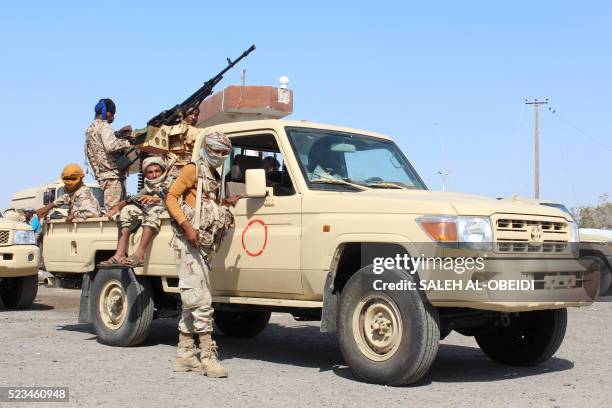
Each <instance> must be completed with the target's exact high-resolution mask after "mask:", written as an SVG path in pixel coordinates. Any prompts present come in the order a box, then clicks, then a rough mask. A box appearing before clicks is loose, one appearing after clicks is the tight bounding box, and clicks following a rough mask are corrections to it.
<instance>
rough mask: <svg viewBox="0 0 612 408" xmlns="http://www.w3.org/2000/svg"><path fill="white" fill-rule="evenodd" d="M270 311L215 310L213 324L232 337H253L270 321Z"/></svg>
mask: <svg viewBox="0 0 612 408" xmlns="http://www.w3.org/2000/svg"><path fill="white" fill-rule="evenodd" d="M270 315H271V313H270V312H258V311H248V312H247V311H244V312H243V311H239V312H234V311H227V310H215V314H214V316H213V318H214V320H215V324H216V325H217V327H218V328H219V330H221V332H222V333H223V334H225V335H227V336H233V337H245V338H247V337H255V336H257V335H258V334H259V333H261V332H262V331H263V330H264V329H265V328H266V327H267V326H268V322H269V321H270Z"/></svg>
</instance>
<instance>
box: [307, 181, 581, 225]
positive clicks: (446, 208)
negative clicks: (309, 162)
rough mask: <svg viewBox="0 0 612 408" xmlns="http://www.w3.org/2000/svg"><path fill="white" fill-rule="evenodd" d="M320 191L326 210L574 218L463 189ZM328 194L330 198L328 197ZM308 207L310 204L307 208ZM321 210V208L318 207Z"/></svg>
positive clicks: (533, 205) (542, 208) (529, 203)
mask: <svg viewBox="0 0 612 408" xmlns="http://www.w3.org/2000/svg"><path fill="white" fill-rule="evenodd" d="M341 194H342V196H343V197H342V199H339V198H338V193H337V192H334V193H327V192H321V195H320V196H319V195H318V194H317V198H316V201H319V203H318V204H319V205H317V207H319V206H321V207H319V208H324V209H325V211H324V212H361V213H370V212H371V213H396V214H397V213H404V214H431V215H474V216H491V215H493V214H495V213H503V214H528V215H541V216H548V217H562V218H564V219H566V220H567V221H572V220H571V219H569V218H568V216H567V214H565V213H564V212H563V211H561V210H559V209H556V208H553V207H546V206H543V205H539V204H535V203H531V202H526V201H521V200H520V199H518V200H497V199H494V198H489V197H483V196H477V195H472V194H463V193H443V192H439V191H429V190H399V189H376V190H367V191H361V192H355V193H341ZM325 197H328V199H325ZM321 201H322V202H321ZM313 205H315V204H314V203H313ZM304 210H305V211H308V208H306V207H305V208H304ZM319 212H320V211H319Z"/></svg>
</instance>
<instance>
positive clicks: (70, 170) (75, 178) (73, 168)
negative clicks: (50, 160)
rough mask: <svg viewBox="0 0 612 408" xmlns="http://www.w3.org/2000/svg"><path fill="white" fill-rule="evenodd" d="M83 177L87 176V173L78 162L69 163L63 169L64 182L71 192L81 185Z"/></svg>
mask: <svg viewBox="0 0 612 408" xmlns="http://www.w3.org/2000/svg"><path fill="white" fill-rule="evenodd" d="M83 177H85V173H84V172H83V169H82V168H81V166H79V165H78V164H75V163H71V164H67V165H66V167H64V170H62V182H63V183H64V186H66V190H68V191H70V192H72V191H75V190H76V189H77V188H78V187H79V186H80V185H81V182H82V181H83Z"/></svg>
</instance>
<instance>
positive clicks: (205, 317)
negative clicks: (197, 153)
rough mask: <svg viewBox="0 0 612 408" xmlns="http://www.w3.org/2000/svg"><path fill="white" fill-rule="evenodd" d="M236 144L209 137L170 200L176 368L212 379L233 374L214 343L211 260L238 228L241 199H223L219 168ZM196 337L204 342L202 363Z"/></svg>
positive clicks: (172, 189) (217, 136)
mask: <svg viewBox="0 0 612 408" xmlns="http://www.w3.org/2000/svg"><path fill="white" fill-rule="evenodd" d="M231 146H232V145H231V142H230V140H229V139H228V138H227V137H226V136H225V135H223V134H222V133H218V132H215V133H212V134H210V135H207V136H206V137H205V139H204V146H203V148H202V152H201V158H200V160H198V161H197V162H196V163H190V164H187V165H185V167H183V169H182V170H181V173H180V174H179V176H178V178H177V179H176V180H175V181H174V182H173V184H172V185H171V186H170V190H169V191H168V198H167V199H166V206H167V208H168V211H169V212H170V215H172V217H173V218H174V220H175V221H176V224H175V225H176V226H175V236H174V238H173V240H172V246H173V248H174V255H175V260H176V264H177V273H178V276H179V290H180V294H181V301H182V304H183V306H182V309H183V311H182V316H181V320H180V322H179V343H178V350H177V354H176V360H175V370H176V371H201V372H203V373H204V374H205V375H207V376H209V377H227V375H228V371H227V369H225V368H224V367H223V366H222V365H221V364H220V363H219V359H218V351H217V345H216V343H215V342H214V341H213V340H212V331H213V326H212V323H213V318H212V316H213V308H212V296H211V284H210V263H209V262H210V258H211V256H212V255H213V253H214V252H215V251H216V249H217V248H218V245H219V243H220V241H221V239H222V238H223V235H224V233H225V231H226V230H227V229H229V228H230V227H231V226H232V225H233V221H234V217H233V214H232V211H231V208H232V207H233V206H234V205H235V204H236V202H237V201H238V199H239V198H240V196H233V197H230V198H228V199H224V200H222V197H221V195H220V183H221V176H220V175H219V173H218V172H217V169H218V168H219V167H221V166H222V165H223V162H224V161H225V158H226V157H227V155H228V154H229V152H230V150H231ZM194 334H197V335H198V336H199V339H200V359H199V360H198V358H197V356H196V354H195V345H194V339H193V336H194Z"/></svg>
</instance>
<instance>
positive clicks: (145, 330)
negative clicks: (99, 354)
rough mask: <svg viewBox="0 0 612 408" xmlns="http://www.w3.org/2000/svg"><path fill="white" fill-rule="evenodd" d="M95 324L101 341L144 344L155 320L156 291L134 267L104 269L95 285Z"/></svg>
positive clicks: (113, 344) (125, 345)
mask: <svg viewBox="0 0 612 408" xmlns="http://www.w3.org/2000/svg"><path fill="white" fill-rule="evenodd" d="M90 310H91V312H92V323H93V327H94V331H95V333H96V335H97V336H98V341H99V342H100V343H102V344H108V345H110V346H120V347H129V346H137V345H138V344H140V343H142V342H143V341H144V340H145V339H146V338H147V336H148V335H149V331H150V329H151V323H152V321H153V311H154V307H153V292H152V290H151V284H150V282H149V281H148V280H147V279H142V278H139V277H137V276H136V275H134V272H133V271H132V270H131V269H102V270H100V271H98V273H97V274H96V277H95V279H94V281H93V285H92V287H91V304H90Z"/></svg>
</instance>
